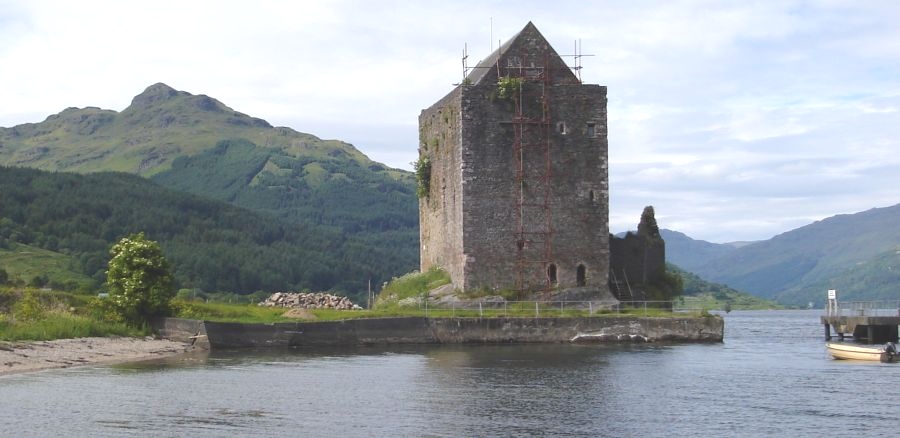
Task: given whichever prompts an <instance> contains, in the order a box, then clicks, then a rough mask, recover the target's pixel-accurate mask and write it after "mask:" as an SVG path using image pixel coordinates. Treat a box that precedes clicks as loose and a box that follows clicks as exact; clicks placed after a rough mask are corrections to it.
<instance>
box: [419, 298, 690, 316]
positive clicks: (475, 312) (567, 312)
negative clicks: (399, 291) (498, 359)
mask: <svg viewBox="0 0 900 438" xmlns="http://www.w3.org/2000/svg"><path fill="white" fill-rule="evenodd" d="M418 305H419V309H420V310H422V311H423V312H424V313H425V317H426V318H429V317H480V318H483V317H501V316H502V317H510V316H518V317H535V318H539V317H557V316H598V315H610V314H622V315H643V316H648V315H651V314H659V313H699V312H701V311H703V310H705V309H703V308H698V307H686V306H684V304H683V303H679V302H678V301H622V302H618V303H613V302H603V301H499V300H498V301H480V302H464V301H459V302H457V301H454V302H449V303H434V302H429V301H428V300H425V299H421V300H419V302H418Z"/></svg>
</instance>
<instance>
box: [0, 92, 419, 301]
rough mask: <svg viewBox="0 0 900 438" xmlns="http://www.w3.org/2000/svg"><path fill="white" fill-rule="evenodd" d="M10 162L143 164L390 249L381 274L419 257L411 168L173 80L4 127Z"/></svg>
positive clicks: (0, 157) (192, 187) (376, 248)
mask: <svg viewBox="0 0 900 438" xmlns="http://www.w3.org/2000/svg"><path fill="white" fill-rule="evenodd" d="M0 164H6V165H10V166H20V167H31V168H38V169H43V170H52V171H74V172H79V173H90V172H100V171H122V172H128V173H135V174H139V175H141V176H144V177H148V178H151V179H152V180H154V181H156V182H157V183H159V184H160V185H163V186H166V187H169V188H173V189H176V190H179V191H184V192H189V193H193V194H196V195H200V196H203V197H206V198H212V199H216V200H220V201H225V202H228V203H230V204H233V205H236V206H240V207H245V208H247V209H250V210H253V211H255V212H259V213H264V214H267V215H273V216H276V217H278V218H281V219H283V220H286V221H289V222H290V223H293V224H295V225H287V224H282V225H280V226H285V227H288V226H295V227H298V229H300V230H307V229H309V230H316V231H315V233H319V232H321V233H326V234H327V235H329V236H330V235H337V236H338V237H336V238H335V239H338V240H341V241H346V242H348V245H349V244H350V242H352V245H354V246H355V248H356V251H357V252H358V253H360V254H380V253H382V252H384V251H390V256H389V257H388V258H387V259H386V260H385V261H384V262H381V261H378V260H375V261H371V262H368V261H367V262H366V266H369V267H370V269H371V270H372V272H373V275H375V276H376V277H379V278H380V276H382V275H387V274H388V273H390V272H393V269H394V268H395V267H396V266H404V267H405V269H406V271H408V270H411V269H414V268H415V267H417V266H418V258H419V253H418V243H417V242H418V236H419V232H418V214H417V209H418V202H417V200H416V195H415V180H414V178H413V176H412V174H411V173H410V172H406V171H403V170H398V169H391V168H387V167H386V166H384V165H382V164H380V163H376V162H374V161H372V160H370V159H369V158H367V157H366V156H365V155H363V154H362V153H361V152H360V151H359V150H357V149H356V148H355V147H353V145H350V144H347V143H344V142H341V141H336V140H322V139H319V138H317V137H315V136H313V135H310V134H305V133H301V132H297V131H294V130H293V129H290V128H285V127H273V126H271V125H270V124H269V123H268V122H266V121H265V120H262V119H258V118H254V117H250V116H248V115H246V114H243V113H240V112H237V111H234V110H233V109H231V108H229V107H228V106H226V105H224V104H223V103H221V102H219V101H218V100H216V99H213V98H211V97H208V96H204V95H192V94H190V93H187V92H184V91H177V90H174V89H172V88H171V87H169V86H167V85H165V84H155V85H152V86H150V87H148V88H147V89H146V90H145V91H144V92H143V93H141V94H139V95H138V96H136V97H134V99H133V100H132V102H131V104H130V105H129V106H128V108H126V109H125V110H123V111H122V112H116V111H111V110H102V109H99V108H81V109H79V108H69V109H66V110H64V111H62V112H61V113H59V114H56V115H52V116H50V117H48V118H47V119H46V120H44V121H43V122H40V123H27V124H23V125H18V126H15V127H12V128H0ZM135 225H137V224H135ZM329 233H330V234H329ZM106 237H108V236H106ZM105 241H108V239H106V240H105ZM313 247H314V248H316V249H317V250H323V251H325V250H327V249H326V247H324V246H316V245H313ZM341 256H342V255H341V254H325V253H323V254H322V255H321V259H322V260H323V261H324V260H331V259H333V258H335V257H338V258H339V257H341ZM348 257H352V256H350V255H348ZM329 264H330V262H329ZM292 269H295V268H292ZM89 271H90V270H89ZM289 271H290V270H289ZM406 271H404V272H406ZM89 273H90V274H92V275H93V274H94V272H93V271H90V272H89ZM279 275H280V276H290V274H289V273H280V274H279ZM270 277H271V276H270ZM386 278H390V275H388V276H387V277H386ZM348 281H349V280H348ZM327 283H328V282H317V284H320V285H322V284H327ZM376 284H380V283H376ZM235 287H236V286H228V289H229V290H231V289H234V288H235ZM240 289H241V290H246V286H241V287H240Z"/></svg>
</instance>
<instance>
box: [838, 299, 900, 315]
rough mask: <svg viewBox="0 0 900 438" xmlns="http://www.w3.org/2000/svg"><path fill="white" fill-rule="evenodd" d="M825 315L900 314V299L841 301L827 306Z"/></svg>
mask: <svg viewBox="0 0 900 438" xmlns="http://www.w3.org/2000/svg"><path fill="white" fill-rule="evenodd" d="M825 316H900V300H895V301H841V302H838V303H836V305H835V306H833V307H829V308H827V309H826V310H825Z"/></svg>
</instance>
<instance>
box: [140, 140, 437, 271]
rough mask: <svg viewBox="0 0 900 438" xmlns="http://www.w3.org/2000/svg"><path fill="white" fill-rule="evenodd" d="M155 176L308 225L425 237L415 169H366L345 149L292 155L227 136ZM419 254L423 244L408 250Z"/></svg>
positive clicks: (376, 166) (377, 166) (188, 189)
mask: <svg viewBox="0 0 900 438" xmlns="http://www.w3.org/2000/svg"><path fill="white" fill-rule="evenodd" d="M152 179H153V180H154V181H156V182H158V183H160V184H162V185H164V186H167V187H170V188H174V189H177V190H181V191H186V192H190V193H194V194H198V195H201V196H206V197H209V198H213V199H218V200H222V201H226V202H230V203H232V204H235V205H238V206H241V207H246V208H249V209H251V210H255V211H262V212H267V213H271V214H273V215H276V216H280V217H282V218H285V219H289V220H292V221H299V222H301V223H309V222H312V223H317V224H321V225H327V226H333V227H337V228H339V229H341V230H343V231H344V232H348V233H363V234H366V235H370V237H373V238H374V237H375V235H378V234H380V233H382V232H385V231H398V232H401V233H404V234H408V235H409V236H410V238H413V237H414V238H416V239H417V238H418V224H419V220H418V203H417V202H416V196H415V185H414V182H413V179H412V176H411V175H407V174H397V173H391V172H390V171H389V169H387V168H385V167H384V166H383V165H381V164H377V163H371V164H369V165H367V166H366V167H363V166H362V165H361V164H360V163H359V162H358V161H356V160H353V159H350V158H349V157H347V156H345V154H344V153H343V152H341V151H339V150H336V151H333V152H332V153H331V154H328V155H325V156H322V157H315V158H314V157H311V156H299V157H297V156H292V155H290V154H288V153H285V152H284V151H282V150H280V149H273V148H264V147H259V146H257V145H255V144H253V143H251V142H249V141H247V140H223V141H220V142H219V143H218V144H217V145H216V146H215V147H214V148H212V149H210V150H207V151H204V152H202V153H199V154H197V155H194V156H190V157H188V156H182V157H178V158H177V159H175V161H174V162H173V163H172V168H171V169H170V170H167V171H165V172H162V173H160V174H157V175H155V176H154V177H153V178H152ZM411 251H412V252H415V253H416V254H410V259H411V260H412V259H413V258H416V257H417V253H418V245H414V246H412V247H410V248H408V249H407V251H406V252H411Z"/></svg>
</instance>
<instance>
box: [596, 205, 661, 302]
mask: <svg viewBox="0 0 900 438" xmlns="http://www.w3.org/2000/svg"><path fill="white" fill-rule="evenodd" d="M609 248H610V261H609V270H610V276H609V281H610V290H611V291H612V292H613V294H614V295H616V298H618V299H620V300H627V301H631V300H644V299H646V298H647V297H646V296H644V286H645V285H647V284H650V283H652V282H653V281H654V280H656V279H658V278H659V277H660V276H661V275H663V274H664V273H665V271H666V242H665V241H664V240H663V239H662V237H661V236H660V234H659V228H658V227H657V225H656V219H655V218H654V212H653V207H646V208H644V213H643V214H642V215H641V222H640V224H639V225H638V231H637V233H632V232H628V233H627V234H626V235H625V237H622V238H619V237H615V236H612V235H610V236H609Z"/></svg>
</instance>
